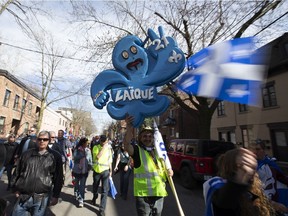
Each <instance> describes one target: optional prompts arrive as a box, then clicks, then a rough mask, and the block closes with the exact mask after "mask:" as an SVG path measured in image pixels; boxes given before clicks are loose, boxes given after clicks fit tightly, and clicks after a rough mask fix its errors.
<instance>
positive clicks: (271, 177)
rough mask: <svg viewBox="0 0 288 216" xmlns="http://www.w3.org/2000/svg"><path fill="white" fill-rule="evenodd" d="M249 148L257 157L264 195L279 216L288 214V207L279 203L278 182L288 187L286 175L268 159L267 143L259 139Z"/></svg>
mask: <svg viewBox="0 0 288 216" xmlns="http://www.w3.org/2000/svg"><path fill="white" fill-rule="evenodd" d="M249 147H250V149H251V150H252V151H253V152H254V154H255V155H256V158H257V173H258V175H259V178H260V180H261V182H262V187H263V189H264V193H265V194H266V196H267V197H268V199H269V200H270V202H271V203H272V205H273V207H274V208H275V210H276V212H277V216H281V215H283V214H284V213H288V207H286V206H285V205H283V204H282V203H280V202H279V200H278V193H277V180H278V181H282V183H284V184H286V185H287V184H288V179H287V177H286V176H284V174H282V175H281V173H282V172H281V170H280V168H279V167H278V166H277V164H276V163H275V162H274V161H273V160H272V159H271V158H270V157H268V155H267V154H266V152H265V148H266V147H265V143H264V142H263V141H262V140H260V139H258V140H256V141H255V142H254V141H253V142H251V143H250V145H249ZM277 174H278V179H277ZM280 177H282V178H280Z"/></svg>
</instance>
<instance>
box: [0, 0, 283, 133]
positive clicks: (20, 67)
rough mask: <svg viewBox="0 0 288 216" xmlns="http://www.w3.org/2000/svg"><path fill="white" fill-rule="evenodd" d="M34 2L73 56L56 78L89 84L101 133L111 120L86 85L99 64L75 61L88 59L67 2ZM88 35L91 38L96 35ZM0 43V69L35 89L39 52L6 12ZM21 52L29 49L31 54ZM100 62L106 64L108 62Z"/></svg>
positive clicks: (43, 20) (91, 108)
mask: <svg viewBox="0 0 288 216" xmlns="http://www.w3.org/2000/svg"><path fill="white" fill-rule="evenodd" d="M6 1H7V0H0V5H1V3H3V2H6ZM21 2H23V4H24V3H25V2H29V0H23V1H21ZM35 2H39V3H40V2H44V4H43V5H41V8H45V9H48V10H49V11H50V13H51V14H52V17H51V18H47V16H41V15H39V21H40V22H41V25H42V26H43V27H44V28H45V29H46V30H47V31H49V32H51V33H52V34H53V37H54V38H55V43H56V44H57V46H58V47H59V52H60V53H63V52H64V54H63V55H64V56H65V57H71V56H72V54H74V55H73V57H72V58H70V60H69V59H68V58H65V63H63V65H61V66H60V70H59V73H58V74H57V76H58V78H59V79H60V78H63V77H64V78H65V80H66V83H65V84H66V85H68V84H69V83H72V84H74V85H78V84H79V85H80V84H85V83H88V84H87V88H86V90H85V92H84V93H83V97H84V99H85V102H86V103H85V108H87V111H91V112H92V115H93V118H94V120H95V124H96V127H97V128H98V130H99V131H101V130H102V128H103V127H105V125H106V124H107V123H111V122H112V121H113V120H112V119H111V118H110V116H109V115H108V113H107V112H106V108H104V109H103V110H97V109H96V108H95V107H94V106H93V103H92V100H91V98H90V86H89V83H92V81H93V80H94V78H95V76H96V74H98V73H99V72H101V70H100V69H99V68H98V65H99V63H100V62H90V63H87V62H83V61H78V60H77V59H80V58H85V59H87V58H88V57H89V55H88V51H87V52H85V50H83V51H79V50H77V47H75V46H74V43H75V42H77V43H78V44H80V43H81V42H84V40H85V38H84V37H83V35H81V33H80V32H76V31H75V29H76V26H75V24H71V23H69V22H68V21H67V16H68V13H67V12H68V11H69V10H70V8H69V6H70V3H69V1H68V0H64V1H62V2H59V1H51V0H47V1H40V0H37V1H35ZM91 2H92V3H94V4H97V9H102V6H103V5H102V1H97V0H94V1H91ZM286 4H288V1H286ZM12 8H13V7H11V9H12ZM13 9H15V8H13ZM52 18H53V19H52ZM111 19H112V18H111ZM284 20H285V19H283V20H282V22H283V21H284ZM286 20H287V19H286ZM100 30H101V29H97V31H98V32H99V31H100ZM287 30H288V29H287ZM91 31H92V30H91ZM285 31H286V30H285ZM90 33H91V35H92V37H95V36H96V35H97V32H90ZM279 36H280V35H279ZM272 39H274V38H271V40H272ZM0 42H2V45H0V68H1V69H5V70H7V71H9V72H10V73H12V74H13V75H14V76H16V77H17V78H19V79H21V80H23V81H26V82H30V83H33V84H35V85H37V76H35V74H37V72H38V71H39V57H40V55H39V54H38V53H35V52H33V51H35V50H38V48H37V47H35V45H34V44H33V43H32V41H31V40H29V39H28V38H27V36H26V35H25V34H24V32H23V31H22V30H21V29H20V27H19V25H17V23H16V22H15V19H14V18H13V16H12V15H11V14H9V13H8V12H7V11H4V12H3V13H2V14H1V15H0ZM17 47H18V48H17ZM20 48H22V49H20ZM23 49H29V50H32V51H27V50H23ZM101 60H102V61H107V59H101ZM100 64H101V63H100ZM107 69H108V68H107ZM34 82H35V83H34ZM66 103H67V101H62V102H60V103H57V104H52V106H51V108H53V109H57V107H63V106H65V105H66Z"/></svg>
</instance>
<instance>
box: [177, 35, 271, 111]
mask: <svg viewBox="0 0 288 216" xmlns="http://www.w3.org/2000/svg"><path fill="white" fill-rule="evenodd" d="M261 55H262V54H261V53H259V52H256V51H255V50H254V42H253V38H252V37H248V38H238V39H234V40H230V41H225V42H221V43H217V44H215V45H212V46H209V47H207V48H204V49H202V50H201V51H199V52H198V53H196V54H195V55H193V56H191V57H190V58H189V59H188V60H187V65H188V68H189V69H190V70H189V71H187V72H186V73H185V74H184V75H183V76H181V77H180V79H179V81H178V82H177V86H178V87H179V88H180V89H182V90H184V91H186V92H187V91H188V92H190V93H193V94H195V95H197V96H202V97H208V98H217V99H219V100H228V101H232V102H235V103H241V104H249V105H255V106H258V105H260V104H259V96H260V94H259V93H260V92H261V88H260V87H261V86H260V85H261V84H262V81H263V79H264V74H265V69H266V65H265V64H264V58H263V56H261Z"/></svg>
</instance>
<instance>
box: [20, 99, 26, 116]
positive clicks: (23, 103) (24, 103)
mask: <svg viewBox="0 0 288 216" xmlns="http://www.w3.org/2000/svg"><path fill="white" fill-rule="evenodd" d="M26 103H27V101H26V100H25V99H23V100H22V108H21V112H23V113H24V112H25V107H26Z"/></svg>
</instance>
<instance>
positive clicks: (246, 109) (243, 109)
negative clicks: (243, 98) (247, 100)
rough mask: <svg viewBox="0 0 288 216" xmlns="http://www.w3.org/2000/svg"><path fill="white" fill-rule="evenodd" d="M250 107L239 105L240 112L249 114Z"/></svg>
mask: <svg viewBox="0 0 288 216" xmlns="http://www.w3.org/2000/svg"><path fill="white" fill-rule="evenodd" d="M247 111H248V106H247V104H239V112H247Z"/></svg>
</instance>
